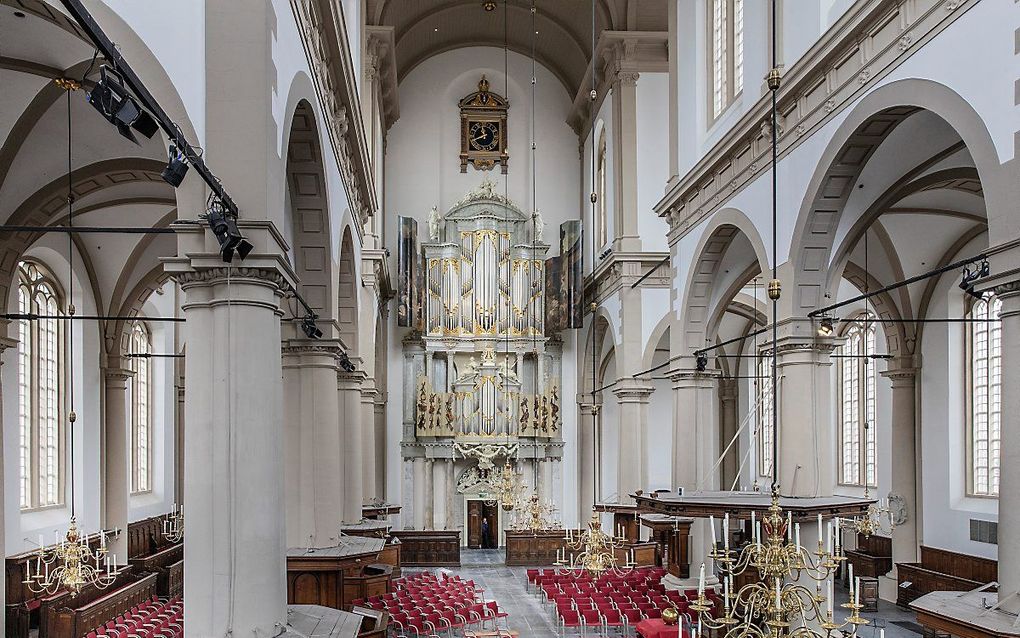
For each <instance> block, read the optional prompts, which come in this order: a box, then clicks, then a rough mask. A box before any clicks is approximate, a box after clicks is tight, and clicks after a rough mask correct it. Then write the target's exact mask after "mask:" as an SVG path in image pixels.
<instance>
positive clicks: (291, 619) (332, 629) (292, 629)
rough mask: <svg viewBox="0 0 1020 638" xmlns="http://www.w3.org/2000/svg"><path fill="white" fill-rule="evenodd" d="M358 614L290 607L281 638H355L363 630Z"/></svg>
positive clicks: (299, 606)
mask: <svg viewBox="0 0 1020 638" xmlns="http://www.w3.org/2000/svg"><path fill="white" fill-rule="evenodd" d="M362 620H363V617H362V616H360V615H358V614H352V613H350V612H346V611H341V610H339V609H330V608H329V607H322V606H319V605H288V606H287V628H286V631H284V633H283V634H281V638H284V637H286V638H310V637H312V636H315V638H320V637H321V638H354V637H355V636H357V635H358V632H359V631H360V630H361V622H362Z"/></svg>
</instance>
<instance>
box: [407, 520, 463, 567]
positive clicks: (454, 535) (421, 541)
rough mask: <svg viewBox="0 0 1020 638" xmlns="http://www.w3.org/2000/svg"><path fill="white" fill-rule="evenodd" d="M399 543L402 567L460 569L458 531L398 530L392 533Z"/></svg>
mask: <svg viewBox="0 0 1020 638" xmlns="http://www.w3.org/2000/svg"><path fill="white" fill-rule="evenodd" d="M393 537H394V538H397V539H398V540H399V541H400V544H401V547H400V564H401V565H402V566H403V567H460V531H458V530H455V529H453V530H429V531H421V530H409V529H408V530H400V531H395V532H393Z"/></svg>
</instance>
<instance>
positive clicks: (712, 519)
mask: <svg viewBox="0 0 1020 638" xmlns="http://www.w3.org/2000/svg"><path fill="white" fill-rule="evenodd" d="M708 526H709V527H711V528H712V547H713V548H714V547H715V546H716V545H717V544H718V542H719V541H718V539H717V538H716V536H715V516H709V517H708Z"/></svg>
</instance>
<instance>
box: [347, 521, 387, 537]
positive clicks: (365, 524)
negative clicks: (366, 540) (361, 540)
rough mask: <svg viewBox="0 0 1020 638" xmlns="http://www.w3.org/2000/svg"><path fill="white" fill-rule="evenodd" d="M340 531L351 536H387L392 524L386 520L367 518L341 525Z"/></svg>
mask: <svg viewBox="0 0 1020 638" xmlns="http://www.w3.org/2000/svg"><path fill="white" fill-rule="evenodd" d="M340 531H341V532H343V533H344V534H347V535H350V536H370V537H374V538H386V537H387V536H388V535H389V533H390V524H389V523H387V522H386V521H385V520H382V521H377V520H370V519H365V520H363V521H361V522H360V523H352V524H347V525H341V526H340Z"/></svg>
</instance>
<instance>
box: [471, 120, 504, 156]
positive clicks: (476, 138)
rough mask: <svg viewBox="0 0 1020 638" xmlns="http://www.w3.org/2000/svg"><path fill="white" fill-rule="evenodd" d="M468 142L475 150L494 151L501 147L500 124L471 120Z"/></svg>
mask: <svg viewBox="0 0 1020 638" xmlns="http://www.w3.org/2000/svg"><path fill="white" fill-rule="evenodd" d="M468 144H469V146H470V148H471V150H473V151H494V150H497V149H498V148H499V124H497V123H496V122H471V123H470V124H469V125H468Z"/></svg>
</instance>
